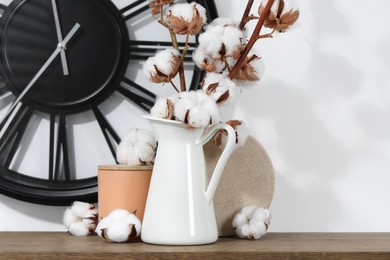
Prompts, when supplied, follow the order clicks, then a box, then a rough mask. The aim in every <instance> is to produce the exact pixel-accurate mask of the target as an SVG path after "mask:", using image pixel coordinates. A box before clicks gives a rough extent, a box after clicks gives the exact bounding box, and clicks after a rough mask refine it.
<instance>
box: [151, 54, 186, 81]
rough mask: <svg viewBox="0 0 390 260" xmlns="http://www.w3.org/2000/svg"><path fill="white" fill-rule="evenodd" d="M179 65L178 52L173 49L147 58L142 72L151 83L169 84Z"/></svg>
mask: <svg viewBox="0 0 390 260" xmlns="http://www.w3.org/2000/svg"><path fill="white" fill-rule="evenodd" d="M180 64H181V57H180V53H179V51H178V50H176V49H175V48H169V49H165V50H162V51H159V52H157V53H156V55H155V56H152V57H149V58H148V59H147V60H146V62H145V63H144V65H143V72H144V75H145V77H146V78H147V79H148V80H149V81H151V82H154V83H162V82H171V81H172V79H173V78H174V77H175V76H176V74H177V72H178V71H179V67H180Z"/></svg>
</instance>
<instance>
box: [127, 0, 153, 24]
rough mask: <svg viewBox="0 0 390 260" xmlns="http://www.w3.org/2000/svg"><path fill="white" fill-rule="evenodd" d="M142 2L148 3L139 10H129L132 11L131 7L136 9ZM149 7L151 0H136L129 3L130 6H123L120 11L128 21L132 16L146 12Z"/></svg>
mask: <svg viewBox="0 0 390 260" xmlns="http://www.w3.org/2000/svg"><path fill="white" fill-rule="evenodd" d="M141 4H146V5H144V6H142V7H140V8H139V9H137V10H134V11H131V12H128V11H130V10H131V9H134V8H135V7H137V6H139V5H141ZM148 9H149V1H145V0H138V1H135V2H134V3H131V4H129V5H128V6H126V7H124V8H122V9H121V10H120V12H121V13H122V16H123V18H124V19H125V20H126V21H128V20H130V19H131V18H133V17H135V16H137V15H139V14H141V13H143V12H145V11H146V10H148Z"/></svg>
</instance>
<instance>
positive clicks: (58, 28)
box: [51, 0, 69, 75]
mask: <svg viewBox="0 0 390 260" xmlns="http://www.w3.org/2000/svg"><path fill="white" fill-rule="evenodd" d="M51 4H52V6H53V14H54V22H55V25H56V31H57V39H58V42H59V43H61V42H62V32H61V26H60V19H59V17H58V11H57V4H56V0H52V1H51ZM61 47H62V49H61V62H62V70H63V72H64V75H69V70H68V63H67V62H66V55H65V46H61Z"/></svg>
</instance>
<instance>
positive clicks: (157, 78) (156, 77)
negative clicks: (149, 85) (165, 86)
mask: <svg viewBox="0 0 390 260" xmlns="http://www.w3.org/2000/svg"><path fill="white" fill-rule="evenodd" d="M154 69H155V70H156V73H150V80H151V81H152V82H154V83H163V82H166V81H167V79H168V76H167V75H165V74H164V73H162V72H161V71H160V70H159V69H158V67H157V66H156V65H154Z"/></svg>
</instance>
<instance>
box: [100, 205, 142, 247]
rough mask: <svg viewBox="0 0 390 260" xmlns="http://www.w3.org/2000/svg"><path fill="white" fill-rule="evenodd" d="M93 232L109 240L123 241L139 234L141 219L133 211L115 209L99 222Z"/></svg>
mask: <svg viewBox="0 0 390 260" xmlns="http://www.w3.org/2000/svg"><path fill="white" fill-rule="evenodd" d="M95 232H96V233H97V234H98V235H99V236H100V237H103V238H104V239H106V240H107V241H109V242H117V243H123V242H127V241H129V240H130V239H131V238H134V237H136V236H139V235H140V234H141V221H140V220H139V219H138V218H137V216H136V215H135V213H130V212H128V211H127V210H124V209H116V210H114V211H112V212H111V213H110V214H109V215H108V216H107V217H105V218H103V219H102V220H101V221H100V222H99V224H98V226H97V227H96V230H95Z"/></svg>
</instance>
